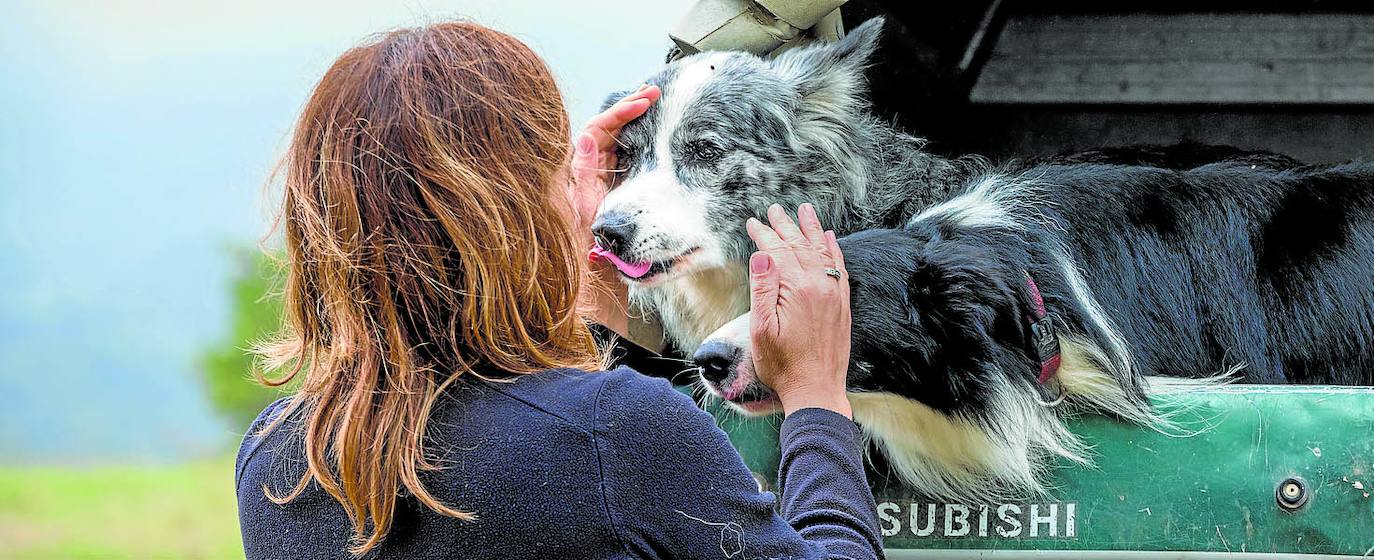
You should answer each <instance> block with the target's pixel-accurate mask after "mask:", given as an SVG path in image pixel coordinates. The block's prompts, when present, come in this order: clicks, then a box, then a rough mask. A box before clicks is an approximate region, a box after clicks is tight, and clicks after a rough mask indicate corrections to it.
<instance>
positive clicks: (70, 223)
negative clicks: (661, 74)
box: [0, 0, 689, 558]
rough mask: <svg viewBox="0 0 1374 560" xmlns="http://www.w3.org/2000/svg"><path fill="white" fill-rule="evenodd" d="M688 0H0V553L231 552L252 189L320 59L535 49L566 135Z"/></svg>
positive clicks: (641, 70) (257, 194)
mask: <svg viewBox="0 0 1374 560" xmlns="http://www.w3.org/2000/svg"><path fill="white" fill-rule="evenodd" d="M688 4H689V2H687V1H686V0H668V1H658V2H652V3H645V2H639V3H631V2H626V1H624V0H586V1H578V2H566V1H560V0H542V1H541V0H502V1H500V2H491V1H481V2H478V1H476V0H450V1H437V0H424V1H421V0H399V1H397V0H375V1H364V0H327V1H326V0H309V1H303V0H286V1H282V0H241V1H237V2H218V1H208V0H207V1H200V0H165V1H162V0H121V1H119V2H109V1H95V0H91V1H78V0H32V1H28V0H0V76H3V77H0V558H234V557H241V556H242V552H241V550H240V547H239V533H238V521H237V516H236V513H235V506H234V496H233V482H232V481H233V452H234V450H235V449H236V448H237V445H238V443H239V440H240V438H241V437H242V435H243V430H244V429H245V428H246V427H247V425H248V423H249V421H251V420H252V418H253V417H255V416H256V415H257V413H258V411H260V410H261V409H262V407H263V406H264V405H265V404H266V403H267V402H270V401H271V400H273V399H275V398H276V396H277V395H276V393H275V392H273V391H267V390H264V389H260V388H257V387H255V386H254V384H253V383H251V382H250V379H251V374H250V369H249V367H250V360H249V359H248V357H247V356H246V355H245V353H244V352H243V348H245V347H247V346H248V344H249V342H250V341H251V340H254V339H256V338H258V337H260V336H262V335H263V334H265V333H266V332H268V331H269V330H271V329H272V328H274V326H275V324H276V317H275V315H276V313H277V307H276V305H275V303H274V301H273V300H272V299H271V298H270V297H267V298H265V297H264V296H265V294H267V293H268V291H269V286H270V279H271V272H272V271H271V270H270V265H269V264H268V261H266V260H265V259H263V258H261V254H262V250H261V248H262V247H267V248H268V249H270V248H271V247H273V246H274V240H273V239H271V238H270V237H265V236H266V235H267V234H268V232H269V229H270V224H271V218H272V212H273V203H274V201H275V197H274V195H273V192H274V191H273V190H272V189H270V188H267V183H268V178H269V173H270V171H271V167H272V166H273V164H274V163H275V161H276V159H277V157H278V156H279V155H280V153H281V152H282V151H283V150H284V148H285V146H286V144H287V142H288V140H289V134H290V129H291V126H292V124H293V120H294V118H295V117H296V114H297V112H298V110H299V109H300V107H301V106H302V104H303V103H304V101H305V99H306V96H307V95H308V93H309V91H310V88H311V87H312V86H313V85H314V82H315V81H316V80H317V79H318V78H319V77H320V76H321V75H322V74H323V73H324V70H325V69H326V68H327V67H328V65H329V64H330V63H331V62H332V61H333V60H334V58H335V57H337V56H338V55H339V54H340V53H342V52H343V51H344V50H346V49H347V48H349V47H350V46H352V45H354V44H356V43H358V42H359V41H360V40H361V39H362V38H364V37H365V36H367V35H369V34H371V33H374V32H379V31H385V30H389V29H393V28H396V27H402V26H410V25H418V24H424V23H430V22H437V21H442V20H445V19H450V18H455V17H465V18H469V19H473V20H475V21H477V22H479V23H483V24H487V25H491V26H493V27H496V28H497V29H501V30H504V31H507V32H509V33H512V34H514V35H516V36H518V37H519V38H521V39H522V40H524V41H526V42H527V43H528V44H530V45H531V46H532V47H533V48H534V49H535V50H536V51H538V52H539V53H540V54H542V55H543V56H545V57H546V60H547V61H548V63H549V65H550V66H551V67H552V68H553V70H554V72H555V73H556V74H557V75H558V77H559V79H560V81H561V84H562V86H563V88H564V89H563V91H564V94H565V96H566V99H567V102H568V106H569V108H570V111H571V113H572V120H573V122H574V123H575V124H577V123H581V122H583V121H585V120H586V119H587V118H589V117H590V116H591V115H592V114H594V112H595V110H596V109H597V108H598V107H599V105H600V103H601V101H602V99H603V98H604V97H605V96H606V95H607V93H609V92H611V91H615V90H620V89H625V88H630V87H634V86H636V85H638V83H639V80H641V79H642V78H644V77H645V76H647V75H649V74H650V73H651V72H653V71H654V69H655V68H657V67H658V66H659V65H660V64H661V63H662V60H663V57H664V54H665V52H666V51H667V49H668V46H669V41H668V39H667V30H668V29H669V27H670V26H671V25H672V23H673V22H675V21H676V20H677V18H678V17H680V16H681V15H682V13H683V12H684V11H685V9H686V7H687V5H688Z"/></svg>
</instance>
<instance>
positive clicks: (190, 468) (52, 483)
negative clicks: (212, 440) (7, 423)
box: [0, 457, 243, 560]
mask: <svg viewBox="0 0 1374 560" xmlns="http://www.w3.org/2000/svg"><path fill="white" fill-rule="evenodd" d="M233 477H234V466H233V460H232V458H228V457H226V458H224V459H220V460H214V461H202V462H195V463H186V464H180V465H165V466H101V467H0V559H20V558H23V559H45V560H47V559H58V558H60V559H66V558H138V559H145V558H147V559H153V558H159V559H160V558H177V559H180V558H188V559H219V558H243V550H242V548H241V547H240V544H239V530H238V516H237V514H236V512H235V505H234V490H233Z"/></svg>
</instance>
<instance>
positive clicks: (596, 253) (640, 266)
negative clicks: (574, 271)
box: [587, 245, 654, 278]
mask: <svg viewBox="0 0 1374 560" xmlns="http://www.w3.org/2000/svg"><path fill="white" fill-rule="evenodd" d="M587 258H589V259H592V260H596V259H598V258H600V259H606V260H608V261H611V264H613V265H615V267H616V268H618V269H620V272H623V273H624V274H625V275H626V276H629V277H630V278H640V277H643V276H644V275H645V274H648V273H649V268H651V267H653V265H654V263H651V262H638V263H627V262H625V261H622V260H620V257H618V256H616V254H615V253H612V252H610V251H607V250H605V249H602V248H601V246H600V245H598V246H596V247H592V251H591V252H590V253H588V254H587Z"/></svg>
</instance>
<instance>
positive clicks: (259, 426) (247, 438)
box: [234, 397, 291, 484]
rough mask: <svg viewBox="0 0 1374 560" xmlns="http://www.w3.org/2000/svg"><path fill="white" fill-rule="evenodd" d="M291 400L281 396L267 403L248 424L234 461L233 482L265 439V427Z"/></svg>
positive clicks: (273, 420)
mask: <svg viewBox="0 0 1374 560" xmlns="http://www.w3.org/2000/svg"><path fill="white" fill-rule="evenodd" d="M290 402H291V397H282V398H279V399H277V400H275V401H273V402H272V404H269V405H267V408H264V409H263V410H262V412H260V413H258V417H257V418H255V419H254V420H253V423H252V424H249V425H248V431H246V432H244V434H243V441H241V442H240V443H239V451H238V456H237V457H236V459H235V461H234V482H235V484H237V483H238V482H239V481H240V480H241V479H242V478H243V471H244V466H245V465H246V464H247V463H248V461H249V460H250V459H252V458H253V455H254V454H256V453H257V450H258V447H260V446H261V445H262V442H263V440H265V439H267V436H268V434H267V433H265V431H264V430H265V429H266V428H267V427H269V426H271V425H272V424H273V422H276V421H277V417H278V416H280V415H281V414H282V412H283V411H285V410H286V408H287V404H288V403H290Z"/></svg>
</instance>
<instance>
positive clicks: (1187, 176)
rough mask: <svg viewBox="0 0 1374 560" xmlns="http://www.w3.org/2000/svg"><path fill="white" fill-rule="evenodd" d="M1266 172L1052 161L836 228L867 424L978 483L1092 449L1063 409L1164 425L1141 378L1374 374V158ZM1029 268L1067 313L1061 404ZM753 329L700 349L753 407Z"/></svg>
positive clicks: (1052, 307) (908, 473)
mask: <svg viewBox="0 0 1374 560" xmlns="http://www.w3.org/2000/svg"><path fill="white" fill-rule="evenodd" d="M1274 167H1275V166H1264V165H1259V164H1256V163H1252V162H1249V161H1244V160H1242V161H1240V162H1236V161H1229V162H1220V163H1215V164H1209V165H1204V166H1200V167H1197V168H1195V169H1191V170H1167V169H1161V168H1155V167H1136V166H1120V165H1100V164H1051V165H1041V166H1035V167H1031V168H1029V169H1025V170H1022V171H1018V172H1009V173H997V174H990V175H987V176H985V177H982V178H978V179H975V180H973V181H971V182H970V186H969V188H968V190H967V192H966V193H965V194H963V195H961V196H958V197H956V198H954V199H952V200H950V201H947V202H945V203H942V204H939V205H936V206H934V207H932V208H929V209H927V210H925V211H923V212H922V213H920V214H919V215H917V216H916V217H915V218H914V219H913V220H912V221H911V222H910V223H909V224H908V225H907V226H906V227H904V228H902V229H885V230H872V231H865V232H860V233H857V234H854V235H850V236H847V237H845V238H843V239H841V240H840V246H841V249H842V250H843V251H844V254H845V261H846V264H847V268H848V270H849V274H850V283H851V288H852V304H853V352H852V356H851V357H852V362H851V364H850V370H849V372H850V373H849V380H848V382H849V388H850V391H851V403H852V404H853V406H854V412H855V419H856V420H857V421H858V422H859V423H860V424H861V425H863V426H864V429H865V431H866V432H867V433H869V434H870V435H872V436H873V437H874V438H875V440H876V442H877V443H878V444H879V446H880V447H881V448H883V449H884V451H885V455H886V456H887V458H888V460H889V461H890V462H891V464H892V466H893V468H894V470H895V471H896V472H897V473H898V474H899V475H901V476H902V477H903V478H904V479H905V480H907V481H908V482H910V483H912V484H913V486H914V487H915V488H918V489H923V490H927V491H929V492H931V493H933V494H935V495H937V496H941V497H950V498H959V499H975V498H981V499H987V497H988V496H997V495H998V493H999V492H1017V491H1027V490H1029V491H1037V490H1040V489H1041V488H1042V487H1041V484H1040V481H1039V478H1038V476H1037V474H1036V473H1037V472H1039V470H1040V469H1041V467H1042V465H1044V464H1045V459H1046V458H1048V457H1051V456H1058V457H1063V458H1065V459H1068V460H1071V461H1079V462H1085V461H1086V458H1085V456H1084V453H1083V451H1084V448H1083V445H1082V444H1081V442H1079V440H1078V439H1077V438H1075V437H1074V436H1073V435H1072V434H1071V433H1069V432H1068V431H1067V430H1066V429H1065V428H1064V424H1063V421H1062V418H1063V417H1064V416H1065V415H1066V414H1070V413H1074V412H1078V411H1091V412H1096V413H1101V414H1107V415H1112V416H1117V417H1121V418H1123V419H1126V420H1130V421H1134V422H1138V423H1142V424H1154V425H1159V424H1161V419H1160V418H1158V417H1157V415H1156V414H1155V412H1154V411H1152V410H1151V408H1150V406H1149V403H1148V401H1147V395H1148V394H1149V393H1150V392H1151V387H1150V380H1149V378H1150V376H1161V377H1171V378H1208V377H1211V376H1214V375H1216V374H1218V373H1230V374H1233V376H1234V379H1235V380H1238V381H1242V382H1249V383H1323V384H1348V385H1370V384H1374V342H1371V340H1372V339H1374V284H1371V282H1370V281H1369V279H1370V278H1371V277H1374V165H1372V164H1369V163H1349V164H1343V165H1335V166H1303V167H1298V168H1293V169H1275V168H1274ZM1028 277H1029V278H1032V279H1034V282H1035V284H1036V285H1037V286H1038V289H1039V291H1040V292H1041V293H1043V295H1044V300H1045V306H1046V307H1047V308H1048V310H1049V314H1050V316H1051V317H1052V318H1053V320H1054V321H1055V323H1056V326H1057V328H1058V335H1059V344H1060V348H1061V350H1062V352H1063V364H1062V366H1061V367H1060V368H1059V370H1058V373H1057V375H1056V376H1055V378H1054V379H1055V382H1057V384H1058V385H1059V386H1061V387H1062V392H1063V394H1064V397H1065V400H1064V402H1063V404H1062V405H1061V406H1057V407H1047V406H1042V405H1041V404H1038V403H1041V402H1044V401H1046V400H1048V399H1050V398H1052V397H1054V396H1055V395H1056V394H1057V393H1058V392H1059V390H1057V389H1054V388H1053V386H1051V387H1049V388H1047V387H1044V386H1040V385H1039V384H1038V383H1037V381H1036V375H1037V374H1038V373H1039V370H1040V367H1039V360H1038V359H1037V357H1036V355H1035V353H1034V352H1033V347H1032V346H1031V343H1030V336H1031V334H1030V331H1029V322H1028V319H1027V318H1028V317H1031V316H1032V315H1033V313H1034V311H1033V304H1032V300H1031V296H1030V290H1029V288H1028V286H1029V283H1028V282H1027V278H1028ZM747 325H748V316H747V315H744V316H741V317H740V318H739V319H737V320H736V321H734V322H732V323H731V324H729V325H727V326H725V327H723V328H722V329H720V331H718V332H717V333H716V334H714V335H712V336H711V337H709V338H708V340H707V342H706V343H705V344H704V345H703V350H710V351H711V352H715V353H717V354H720V353H721V352H722V350H721V349H720V348H718V347H717V345H728V346H729V350H728V353H727V355H732V356H735V362H734V363H732V365H731V367H733V368H735V369H736V370H737V371H736V373H735V374H734V379H732V385H733V384H735V383H739V382H740V381H739V380H740V379H743V380H745V381H744V384H745V385H747V386H746V387H744V388H742V389H741V390H740V391H738V393H739V394H742V395H744V396H745V399H744V402H742V403H740V404H741V408H744V409H746V410H751V411H755V412H757V411H759V407H757V406H751V403H752V402H754V401H760V402H768V396H767V395H768V391H767V389H766V388H763V387H761V386H758V385H757V381H755V380H754V376H753V373H752V366H751V365H750V360H749V353H748V340H747V339H748V334H747V332H748V327H747ZM1200 382H1202V383H1206V382H1208V381H1207V380H1206V379H1203V380H1202V381H1200Z"/></svg>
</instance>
